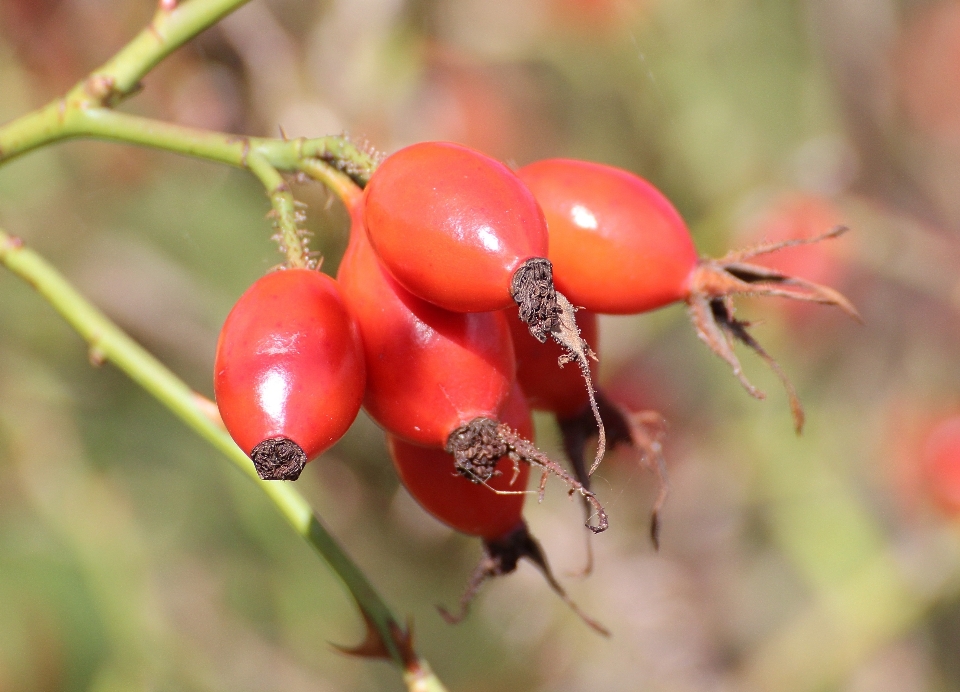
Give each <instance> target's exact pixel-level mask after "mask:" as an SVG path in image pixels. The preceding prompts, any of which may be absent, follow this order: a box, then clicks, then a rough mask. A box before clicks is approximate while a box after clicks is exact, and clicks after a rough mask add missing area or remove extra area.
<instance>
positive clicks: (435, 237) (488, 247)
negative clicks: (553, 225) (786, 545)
mask: <svg viewBox="0 0 960 692" xmlns="http://www.w3.org/2000/svg"><path fill="white" fill-rule="evenodd" d="M364 198H365V201H364V214H365V220H366V226H367V231H368V233H369V236H370V241H371V243H372V244H373V247H374V249H375V250H376V252H377V255H378V256H379V257H380V259H381V261H382V262H383V264H384V266H385V267H386V268H387V269H388V270H389V272H390V274H391V275H392V276H393V277H394V278H395V279H396V280H397V281H399V282H400V284H401V285H402V286H403V287H404V288H406V289H407V290H408V291H410V292H411V293H413V294H414V295H416V296H418V297H420V298H423V299H424V300H427V301H429V302H431V303H433V304H435V305H439V306H441V307H443V308H446V309H447V310H452V311H456V312H482V311H483V312H485V311H491V310H500V309H502V308H506V307H508V306H509V305H511V304H512V303H513V298H512V290H511V282H512V281H513V276H514V274H515V273H516V271H517V270H518V269H519V268H520V267H521V265H522V264H523V263H524V262H525V261H526V260H529V259H531V258H538V257H546V254H547V226H546V222H545V221H544V218H543V214H542V212H541V211H540V207H538V206H537V202H536V200H535V199H534V197H533V195H532V194H531V193H530V191H529V190H528V189H527V188H526V187H525V186H524V185H523V183H522V182H520V180H519V178H517V176H516V174H514V173H513V172H512V171H511V170H510V169H509V168H507V167H506V166H504V165H503V164H502V163H500V162H498V161H496V160H494V159H492V158H490V157H488V156H486V155H484V154H481V153H480V152H477V151H474V150H473V149H469V148H467V147H464V146H461V145H459V144H452V143H447V142H422V143H420V144H414V145H412V146H409V147H406V148H405V149H401V150H400V151H398V152H396V153H395V154H393V155H391V156H389V157H387V159H386V160H385V161H384V162H383V163H382V164H380V167H379V168H378V169H377V170H376V172H375V173H374V174H373V176H372V177H371V178H370V183H369V184H368V185H367V187H366V190H365V193H364Z"/></svg>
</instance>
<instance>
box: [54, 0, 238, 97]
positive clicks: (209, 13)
mask: <svg viewBox="0 0 960 692" xmlns="http://www.w3.org/2000/svg"><path fill="white" fill-rule="evenodd" d="M247 2H249V0H187V1H186V2H183V3H178V2H177V1H176V0H161V2H160V3H159V6H158V8H157V11H156V13H155V14H154V15H153V19H152V20H151V21H150V23H149V24H148V25H147V26H146V28H144V29H143V30H142V31H141V32H140V33H139V34H137V35H136V36H135V37H134V38H133V40H132V41H130V42H129V43H128V44H127V45H126V46H124V47H123V48H122V49H120V51H119V52H118V53H117V54H116V55H114V56H113V57H112V58H110V60H109V61H108V62H107V63H106V64H104V65H103V66H101V67H100V68H98V69H96V70H94V71H93V72H92V73H91V74H90V76H89V77H88V78H87V79H86V80H84V81H83V82H81V83H80V84H78V85H77V86H76V87H74V88H73V90H72V91H71V92H70V94H69V96H68V100H74V99H76V100H77V101H79V102H81V103H83V102H86V103H89V102H91V101H92V102H93V103H94V104H95V105H115V104H116V103H118V102H119V101H120V100H122V99H124V98H126V97H127V96H130V95H131V94H133V93H135V92H136V91H137V90H138V89H139V88H140V80H141V79H143V77H144V75H146V74H147V73H148V72H149V71H150V70H152V69H153V68H154V67H155V66H156V65H157V63H159V62H160V61H161V60H163V59H164V58H165V57H167V56H168V55H170V53H172V52H173V51H175V50H176V49H177V48H179V47H180V46H182V45H183V44H184V43H186V42H187V41H189V40H190V39H192V38H193V37H194V36H196V35H197V34H199V33H200V32H201V31H203V30H204V29H207V28H209V27H211V26H212V25H214V24H216V23H217V22H218V21H219V20H221V19H223V18H224V17H225V16H227V15H228V14H230V13H231V12H233V11H234V10H236V9H238V8H239V7H241V6H243V5H245V4H246V3H247Z"/></svg>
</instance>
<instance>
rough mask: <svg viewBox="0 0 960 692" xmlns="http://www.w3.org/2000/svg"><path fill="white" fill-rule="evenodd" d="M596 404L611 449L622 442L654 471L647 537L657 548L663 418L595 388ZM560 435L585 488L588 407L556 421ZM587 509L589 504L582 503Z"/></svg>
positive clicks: (665, 489)
mask: <svg viewBox="0 0 960 692" xmlns="http://www.w3.org/2000/svg"><path fill="white" fill-rule="evenodd" d="M597 405H598V408H599V411H600V416H601V418H602V419H603V422H604V424H605V425H606V427H607V430H608V431H609V436H608V438H607V439H608V441H609V444H610V448H611V449H616V448H617V447H619V446H621V445H624V446H627V447H630V448H631V449H633V450H635V451H636V452H638V453H639V455H640V463H641V464H642V465H643V467H644V468H646V469H648V470H651V471H654V472H655V473H656V474H657V481H658V484H659V485H658V490H657V498H656V500H654V503H653V508H652V509H651V510H650V540H651V541H652V542H653V546H654V548H656V549H657V550H659V549H660V511H661V510H662V509H663V505H664V503H665V502H666V500H667V495H668V493H669V484H668V482H667V468H666V463H665V462H664V458H663V438H664V436H665V435H666V421H665V420H664V418H663V416H661V415H660V414H659V413H657V412H656V411H629V410H627V409H626V408H624V407H622V406H619V405H617V404H615V403H614V402H612V401H611V400H610V399H608V398H607V396H606V395H605V394H604V393H603V391H602V390H598V391H597ZM557 423H558V425H559V426H560V432H561V433H562V435H563V447H564V450H565V451H566V453H567V457H569V459H570V464H571V465H572V466H573V475H574V476H575V477H576V478H577V480H579V481H580V482H581V483H583V485H584V486H585V487H586V488H587V489H588V490H589V489H590V475H589V474H588V473H587V467H586V464H585V460H584V454H585V451H586V447H587V441H588V440H589V439H590V438H592V437H593V436H594V435H597V424H596V421H595V420H594V417H593V415H592V412H591V411H590V409H589V408H587V407H584V408H583V409H582V410H581V411H580V412H579V413H577V414H576V415H574V416H572V417H570V418H566V419H563V420H558V421H557ZM584 508H585V509H586V511H587V512H588V513H589V512H590V511H591V510H590V507H589V506H588V505H584ZM589 545H590V544H589V543H588V544H587V546H588V560H587V566H586V568H585V569H584V571H583V574H589V573H590V571H591V569H592V562H593V558H592V553H591V552H590V549H589Z"/></svg>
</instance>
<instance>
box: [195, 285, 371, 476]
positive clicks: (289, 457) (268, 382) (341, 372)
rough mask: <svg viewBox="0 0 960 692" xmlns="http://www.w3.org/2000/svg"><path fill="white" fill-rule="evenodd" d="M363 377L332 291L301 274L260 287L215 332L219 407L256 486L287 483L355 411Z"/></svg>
mask: <svg viewBox="0 0 960 692" xmlns="http://www.w3.org/2000/svg"><path fill="white" fill-rule="evenodd" d="M364 383H365V371H364V364H363V351H362V348H361V344H360V339H359V335H358V332H357V329H356V326H355V324H354V322H353V320H352V319H351V317H350V315H349V314H348V312H347V309H346V306H345V305H344V303H343V299H342V298H341V296H340V292H339V290H338V287H337V283H336V282H335V281H334V280H333V279H332V278H330V277H329V276H326V275H325V274H321V273H320V272H317V271H313V270H309V269H287V270H283V271H276V272H273V273H271V274H267V275H266V276H264V277H262V278H261V279H259V280H258V281H257V282H255V283H254V284H253V285H252V286H251V287H250V288H249V289H247V291H246V292H245V293H244V294H243V295H242V296H241V297H240V299H239V300H238V301H237V304H236V305H234V307H233V309H232V310H231V311H230V314H229V315H228V316H227V320H226V322H225V323H224V325H223V329H222V330H221V332H220V340H219V342H218V344H217V355H216V363H215V366H214V391H215V393H216V398H217V406H218V407H219V409H220V415H221V416H222V418H223V422H224V425H226V427H227V430H228V431H229V433H230V435H231V437H233V439H234V441H235V442H236V443H237V445H239V447H240V448H241V449H242V450H243V451H244V452H246V453H247V454H248V455H249V456H250V457H251V458H252V459H253V463H254V465H255V466H256V468H257V473H258V474H259V475H260V477H261V478H263V479H264V480H295V479H296V478H298V477H299V475H300V472H301V471H302V470H303V466H304V464H306V462H307V461H309V460H310V459H313V458H314V457H316V456H318V455H319V454H321V453H322V452H324V451H325V450H326V449H328V448H329V447H330V446H331V445H333V444H334V443H335V442H336V441H337V440H339V439H340V437H341V436H342V435H343V433H344V432H346V430H347V428H349V427H350V425H351V423H353V420H354V419H355V418H356V416H357V412H358V411H359V410H360V402H361V399H362V397H363V390H364Z"/></svg>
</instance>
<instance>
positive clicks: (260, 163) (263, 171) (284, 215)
mask: <svg viewBox="0 0 960 692" xmlns="http://www.w3.org/2000/svg"><path fill="white" fill-rule="evenodd" d="M247 168H249V169H250V172H251V173H253V174H254V175H255V176H257V177H258V178H259V179H260V182H261V183H263V187H264V188H266V190H267V196H268V197H269V198H270V204H271V205H272V206H273V211H272V212H270V215H271V217H272V218H273V222H274V224H275V226H276V228H277V233H276V234H275V235H274V236H273V238H274V240H276V241H277V244H278V245H279V246H280V252H282V253H283V254H284V256H285V257H286V258H287V265H288V266H289V267H290V268H291V269H313V268H314V267H315V266H316V262H315V261H313V260H311V259H310V252H309V250H308V249H307V232H306V231H305V230H303V229H302V228H300V225H299V222H300V221H303V220H304V219H303V212H300V211H297V208H296V204H295V203H294V201H293V193H291V192H290V186H289V185H287V181H285V180H284V179H283V176H281V175H280V173H279V172H278V171H277V169H276V168H274V167H273V166H271V165H270V162H269V161H267V159H266V158H265V157H263V156H262V155H261V154H259V153H257V152H251V153H250V154H249V155H248V156H247Z"/></svg>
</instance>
